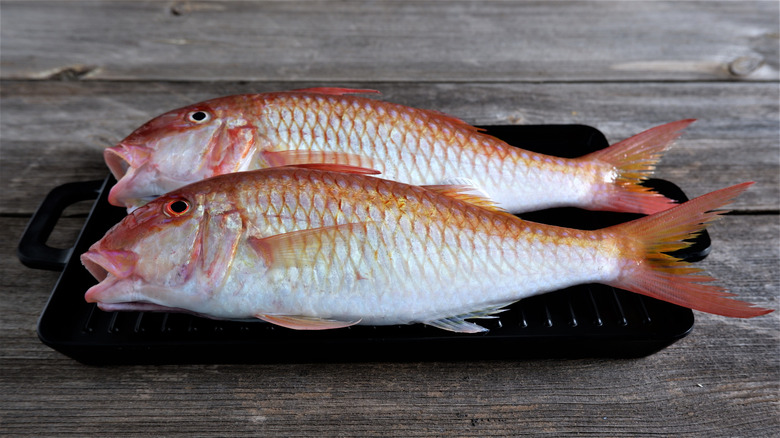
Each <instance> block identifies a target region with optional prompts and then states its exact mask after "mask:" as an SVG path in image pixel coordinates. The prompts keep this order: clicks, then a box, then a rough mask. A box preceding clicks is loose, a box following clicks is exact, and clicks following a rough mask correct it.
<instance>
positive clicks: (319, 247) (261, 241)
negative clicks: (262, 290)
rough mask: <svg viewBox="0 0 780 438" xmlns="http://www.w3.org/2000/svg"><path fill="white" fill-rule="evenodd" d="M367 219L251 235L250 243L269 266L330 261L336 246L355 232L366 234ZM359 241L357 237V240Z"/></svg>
mask: <svg viewBox="0 0 780 438" xmlns="http://www.w3.org/2000/svg"><path fill="white" fill-rule="evenodd" d="M366 224H367V223H366V222H357V223H350V224H341V225H334V226H330V227H321V228H313V229H309V230H299V231H292V232H289V233H283V234H276V235H274V236H269V237H263V238H257V237H250V238H249V239H248V240H249V244H250V245H251V246H252V248H253V249H254V250H255V251H256V252H257V253H258V254H259V255H260V256H261V257H262V258H263V259H264V260H265V261H266V266H268V268H269V269H273V268H289V267H297V268H302V267H307V266H312V265H314V264H315V263H317V261H320V260H326V261H327V260H333V254H335V250H336V247H337V246H340V245H348V244H349V242H350V240H351V239H352V238H354V236H355V233H359V234H365V230H366ZM357 240H359V239H357Z"/></svg>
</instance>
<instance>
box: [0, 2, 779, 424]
mask: <svg viewBox="0 0 780 438" xmlns="http://www.w3.org/2000/svg"><path fill="white" fill-rule="evenodd" d="M778 9H779V8H778V3H777V2H776V1H753V2H730V1H729V2H520V3H512V2H483V1H475V2H456V3H444V2H421V1H409V2H378V3H374V2H350V1H340V2H332V3H326V2H258V3H245V2H236V1H225V2H189V1H130V2H128V1H68V2H54V1H52V2H37V1H32V2H31V1H7V0H4V1H3V2H2V4H0V12H1V16H2V26H1V31H2V55H1V56H2V72H1V77H0V79H1V80H2V82H1V84H2V119H1V127H0V133H1V135H2V149H1V150H0V159H1V160H2V163H1V164H2V175H0V181H1V182H2V187H3V190H2V195H1V196H2V205H1V206H0V239H1V241H2V247H3V252H2V258H0V285H1V287H0V434H9V435H13V436H33V435H34V436H40V435H48V436H61V435H65V434H74V435H79V436H85V435H92V434H98V433H100V434H105V435H108V436H120V435H137V434H142V433H143V434H152V435H160V436H166V435H178V434H183V435H192V434H196V435H201V434H204V435H205V434H214V435H226V436H268V435H281V436H304V435H312V436H323V435H325V436H336V435H338V436H380V435H383V436H387V435H398V436H444V435H457V436H480V437H484V436H508V435H521V434H533V435H543V434H544V435H550V436H561V435H593V436H604V435H621V436H639V435H651V434H652V435H656V434H663V435H671V434H674V435H677V434H681V435H683V436H707V437H710V436H723V437H734V436H746V437H768V436H777V435H778V434H780V416H779V414H778V408H779V406H780V405H779V403H780V402H779V397H778V396H779V395H780V355H779V354H778V353H780V351H779V349H778V346H780V343H779V342H778V341H779V339H780V336H779V335H780V330H779V328H780V312H775V313H773V314H770V315H767V316H764V317H759V318H755V319H751V320H736V319H727V318H723V317H718V316H712V315H707V314H702V313H698V312H697V313H696V324H695V328H694V331H693V333H692V334H690V335H689V336H687V337H686V338H684V339H683V340H681V341H679V342H677V343H675V344H673V345H672V346H670V347H669V348H667V349H665V350H662V351H660V352H658V353H656V354H654V355H651V356H649V357H645V358H641V359H632V360H614V359H595V358H594V359H574V360H528V361H481V360H480V358H479V357H475V358H474V360H473V361H467V362H457V363H451V362H420V363H417V362H414V363H403V362H389V363H371V362H368V363H355V364H307V363H298V364H274V365H269V364H244V365H166V366H113V367H93V366H85V365H82V364H80V363H78V362H76V361H74V360H72V359H69V358H68V357H65V356H63V355H61V354H59V353H57V352H55V351H53V350H51V349H50V348H48V347H46V346H44V345H43V344H42V343H41V342H40V341H39V340H38V338H37V337H36V332H35V329H36V320H37V317H38V315H39V314H40V312H41V310H42V309H43V307H44V305H45V303H46V301H47V298H48V296H49V293H50V291H51V290H52V287H53V286H54V283H55V282H56V280H57V273H54V272H48V271H35V270H31V269H27V268H25V267H23V266H22V265H21V264H20V263H19V261H18V260H17V258H16V255H15V253H14V248H15V246H16V243H17V241H18V239H19V237H20V235H21V233H22V230H23V228H24V227H25V224H26V223H27V221H28V219H29V218H30V216H31V214H32V213H33V211H34V210H35V208H36V206H37V205H38V203H39V202H40V201H41V200H42V198H43V197H44V196H45V195H46V193H47V192H48V191H49V190H51V189H52V188H53V187H55V186H57V185H59V184H63V183H66V182H72V181H84V180H92V179H99V178H102V177H104V176H105V175H106V174H107V169H106V167H105V165H104V164H103V161H102V157H101V150H102V149H103V148H104V147H106V146H109V145H112V144H114V143H115V142H117V141H118V140H120V139H121V138H123V137H124V136H126V135H127V134H128V133H130V132H131V131H132V130H133V129H134V128H135V127H137V126H139V125H140V124H141V123H143V122H145V121H146V120H148V119H150V118H151V117H153V116H155V115H157V114H159V113H161V112H164V111H166V110H169V109H172V108H175V107H178V106H182V105H184V104H187V103H192V102H196V101H200V100H203V99H206V98H210V97H216V96H220V95H227V94H233V93H247V92H262V91H270V90H283V89H291V88H301V87H307V86H320V85H327V86H347V87H362V88H375V89H379V90H381V91H382V92H383V97H382V98H383V99H386V100H388V101H392V102H398V103H403V104H407V105H411V106H416V107H422V108H429V109H436V110H439V111H444V112H447V113H450V114H453V115H456V116H458V117H461V118H463V119H465V120H466V121H468V122H470V123H474V124H548V123H556V124H570V123H580V124H587V125H591V126H594V127H596V128H598V129H600V130H601V131H602V132H604V133H605V134H606V135H607V137H608V138H609V140H610V141H617V140H620V139H623V138H625V137H628V136H630V135H632V134H635V133H637V132H639V131H641V130H644V129H646V128H650V127H652V126H655V125H658V124H661V123H665V122H669V121H673V120H677V119H683V118H697V119H699V121H698V122H697V123H695V124H694V125H692V126H691V127H690V128H689V129H688V130H687V131H686V133H685V135H684V137H683V138H682V139H681V140H680V141H679V142H678V144H677V146H676V147H675V148H674V149H673V150H672V151H671V152H669V154H668V155H667V156H666V157H665V159H664V160H663V162H662V164H661V165H660V167H659V169H658V174H659V176H660V177H662V178H666V179H669V180H671V181H673V182H675V183H677V184H678V185H679V186H680V187H682V188H683V190H684V191H685V192H686V193H687V194H688V195H689V196H691V197H693V196H698V195H701V194H704V193H706V192H709V191H712V190H715V189H717V188H721V187H725V186H727V185H731V184H736V183H739V182H742V181H746V180H751V181H756V182H757V184H756V185H755V186H754V187H753V188H751V189H750V191H749V192H747V193H745V194H744V195H743V196H741V197H740V198H739V199H738V200H737V201H736V202H735V203H734V204H733V207H734V212H733V213H732V214H731V215H729V216H727V217H726V218H725V219H724V220H722V221H720V222H718V223H717V224H716V225H715V226H713V227H712V228H711V231H710V235H711V237H712V240H713V251H712V253H711V254H710V256H709V257H708V258H707V259H706V260H705V261H704V262H702V265H703V266H704V267H705V268H706V269H707V271H709V272H710V273H711V274H713V275H714V276H715V277H717V278H719V279H721V281H722V284H724V285H725V286H727V287H728V288H729V289H730V290H731V291H733V292H735V293H736V294H737V295H739V296H740V297H741V298H743V299H745V300H748V301H751V302H754V303H757V304H759V305H761V306H763V307H771V308H775V309H778V308H780V306H779V305H778V304H779V303H778V299H777V296H778V290H780V280H779V279H778V267H779V266H778V260H780V254H779V253H778V250H779V249H778V248H779V245H778V243H779V241H780V223H779V221H778V208H779V205H778V204H779V203H780V193H779V189H780V172H779V171H778V164H779V162H780V140H779V139H778V133H780V122H779V117H780V111H779V110H778V97H779V93H778V85H779V83H780V81H779V80H778V72H779V66H778V53H779V48H780V44H779V43H778V35H780V23H779V21H778V14H779V12H780V11H779V10H778ZM88 207H89V206H88V203H81V204H78V205H76V206H74V207H71V208H70V209H68V210H67V211H66V212H65V216H64V217H63V218H62V219H61V220H60V223H59V224H58V227H57V231H56V232H55V234H54V235H53V236H52V238H51V239H50V244H52V245H59V246H63V247H66V246H69V245H70V244H71V243H72V241H73V239H74V238H75V236H76V234H77V232H78V230H79V228H80V226H81V225H82V223H83V221H84V217H85V215H86V211H87V210H88Z"/></svg>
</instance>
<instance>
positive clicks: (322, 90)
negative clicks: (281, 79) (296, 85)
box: [290, 87, 381, 96]
mask: <svg viewBox="0 0 780 438" xmlns="http://www.w3.org/2000/svg"><path fill="white" fill-rule="evenodd" d="M290 93H316V94H330V95H333V96H341V95H344V94H381V93H380V92H379V91H377V90H369V89H364V88H338V87H312V88H300V89H298V90H290Z"/></svg>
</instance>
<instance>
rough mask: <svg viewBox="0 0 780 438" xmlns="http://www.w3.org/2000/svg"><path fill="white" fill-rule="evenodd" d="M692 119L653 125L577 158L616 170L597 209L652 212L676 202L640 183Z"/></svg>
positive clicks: (664, 208) (661, 209) (650, 172)
mask: <svg viewBox="0 0 780 438" xmlns="http://www.w3.org/2000/svg"><path fill="white" fill-rule="evenodd" d="M694 121H695V119H687V120H679V121H676V122H671V123H667V124H665V125H661V126H656V127H655V128H651V129H648V130H647V131H644V132H642V133H639V134H637V135H635V136H633V137H630V138H627V139H625V140H623V141H621V142H619V143H616V144H614V145H612V146H610V147H608V148H606V149H602V150H600V151H596V152H593V153H591V154H588V155H586V156H584V157H582V158H580V160H583V161H601V162H604V163H608V164H610V165H612V166H614V169H615V172H616V173H617V176H616V178H615V181H614V183H613V185H612V186H609V187H608V190H607V193H605V194H604V197H603V199H602V200H601V202H600V203H599V207H600V209H604V210H612V211H628V212H635V213H644V214H652V213H657V212H659V211H663V210H666V209H668V208H670V207H672V206H673V205H675V202H674V201H673V200H671V199H668V198H666V197H665V196H663V195H661V194H659V193H656V192H654V191H652V189H650V188H647V187H644V186H642V185H640V183H641V182H642V181H644V180H646V179H647V178H649V177H650V175H652V173H653V171H654V170H655V166H656V164H657V163H658V161H659V160H660V159H661V156H662V155H663V153H664V152H666V150H667V149H669V148H670V147H671V145H672V143H673V142H674V140H676V139H677V138H678V137H679V136H680V135H681V134H682V132H681V131H682V130H683V129H685V128H686V127H687V126H688V125H690V124H691V123H693V122H694Z"/></svg>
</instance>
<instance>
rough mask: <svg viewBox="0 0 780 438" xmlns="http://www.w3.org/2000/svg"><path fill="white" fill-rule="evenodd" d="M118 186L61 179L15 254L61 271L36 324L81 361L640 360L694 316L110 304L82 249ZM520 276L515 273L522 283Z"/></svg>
mask: <svg viewBox="0 0 780 438" xmlns="http://www.w3.org/2000/svg"><path fill="white" fill-rule="evenodd" d="M484 128H486V129H487V133H488V134H491V135H494V136H496V137H499V138H501V139H503V140H505V141H507V142H508V143H510V144H513V145H515V146H518V147H522V148H524V149H529V150H534V151H538V152H543V153H546V154H550V155H557V156H561V157H576V156H581V155H584V154H586V153H589V152H592V151H595V150H598V149H601V148H604V147H606V146H607V141H606V139H605V138H604V136H603V135H602V134H601V133H600V132H599V131H598V130H596V129H594V128H591V127H588V126H582V125H538V126H486V127H484ZM114 183H115V180H114V179H113V177H111V176H108V177H107V178H106V179H105V180H104V181H87V182H82V183H72V184H66V185H63V186H60V187H57V188H55V189H54V190H52V192H51V193H49V195H48V196H47V197H46V199H45V200H44V202H43V204H42V205H41V206H40V208H39V209H38V211H37V212H36V214H35V215H34V216H33V218H32V219H31V221H30V224H29V225H28V228H27V230H26V231H25V233H24V235H23V236H22V240H21V242H20V244H19V248H18V255H19V258H20V260H21V261H22V262H23V263H24V264H25V265H27V266H29V267H32V268H39V269H54V270H62V274H61V276H60V278H59V280H58V281H57V284H56V285H55V287H54V290H53V291H52V294H51V297H50V299H49V301H48V303H47V304H46V307H45V308H44V310H43V312H42V314H41V316H40V319H39V321H38V336H39V337H40V339H41V341H42V342H43V343H44V344H46V345H48V346H50V347H52V348H54V349H55V350H57V351H60V352H62V353H64V354H66V355H68V356H70V357H72V358H74V359H76V360H78V361H80V362H83V363H88V364H131V363H132V364H135V363H153V364H159V363H193V362H195V363H226V362H317V361H335V362H348V361H375V360H382V361H409V360H483V359H531V358H556V357H566V358H574V357H615V358H619V357H641V356H645V355H648V354H651V353H653V352H656V351H658V350H660V349H662V348H664V347H666V346H668V345H670V344H671V343H673V342H675V341H677V340H678V339H681V338H682V337H684V336H686V335H687V334H688V333H689V332H690V331H691V330H692V328H693V322H694V319H693V312H691V310H690V309H686V308H684V307H680V306H676V305H673V304H669V303H666V302H662V301H659V300H655V299H652V298H648V297H644V296H641V295H637V294H633V293H630V292H626V291H623V290H618V289H614V288H611V287H607V286H603V285H599V284H587V285H581V286H576V287H571V288H568V289H565V290H561V291H557V292H553V293H549V294H545V295H541V296H536V297H532V298H528V299H525V300H522V301H520V302H518V303H516V304H514V305H513V306H512V307H511V308H510V310H509V311H507V312H504V313H501V314H500V318H498V319H492V320H479V322H478V323H479V324H480V325H483V326H485V327H487V328H488V329H490V331H489V332H488V333H484V334H457V333H450V332H446V331H443V330H440V329H436V328H432V327H427V326H424V325H422V324H415V325H407V326H384V327H372V326H353V327H349V328H344V329H337V330H325V331H295V330H289V329H285V328H282V327H278V326H274V325H271V324H267V323H264V322H261V321H257V322H236V321H215V320H210V319H205V318H200V317H196V316H191V315H186V314H177V313H144V312H114V313H107V312H103V311H101V310H99V309H98V308H97V306H96V305H94V304H89V303H87V302H85V301H84V293H85V292H86V290H87V289H88V288H89V287H91V286H92V285H93V284H95V283H96V281H95V280H94V279H93V278H92V276H91V275H90V274H89V273H88V272H87V271H86V269H84V267H83V266H82V265H81V263H80V261H79V256H80V255H81V254H82V253H83V252H85V251H86V250H87V249H88V248H89V246H90V245H91V244H92V243H94V242H95V241H97V240H98V239H100V238H101V237H102V236H103V234H104V233H105V232H106V231H107V230H108V229H109V228H110V227H111V226H112V225H114V224H115V223H117V222H118V221H119V220H121V219H122V217H123V216H124V214H125V212H124V209H121V208H117V207H113V206H111V205H110V204H108V202H107V196H108V191H109V189H110V188H111V186H112V185H113V184H114ZM647 185H649V186H652V187H653V188H655V189H656V190H658V191H660V192H661V193H663V194H665V195H667V196H669V197H671V198H673V199H677V200H679V201H685V200H687V198H686V197H685V194H684V193H682V191H681V190H680V189H679V188H678V187H677V186H675V185H674V184H671V183H669V182H667V181H663V180H650V181H648V182H647ZM92 198H96V199H97V200H96V201H95V203H94V205H93V207H92V210H91V212H90V214H89V216H88V217H87V220H86V223H85V224H84V227H83V229H82V230H81V233H80V235H79V237H78V239H77V241H76V243H75V244H74V246H73V248H66V249H55V248H50V247H48V246H46V244H45V241H46V238H47V237H48V235H49V234H50V232H51V230H52V228H53V227H54V226H56V221H57V219H58V218H59V215H60V214H61V212H62V211H63V210H64V209H65V207H66V206H67V205H70V204H72V203H74V202H77V201H80V200H84V199H92ZM521 217H523V218H525V219H528V220H533V221H537V222H543V223H548V224H554V225H560V226H568V227H573V228H580V229H597V228H603V227H606V226H609V225H613V224H617V223H620V222H625V221H627V220H631V219H634V218H637V217H639V215H636V214H624V213H611V212H590V211H584V210H580V209H576V208H557V209H549V210H544V211H540V212H533V213H528V214H524V215H522V216H521ZM709 248H710V239H709V236H708V235H707V233H706V232H705V233H703V234H701V235H699V236H698V237H697V238H696V239H695V242H694V245H693V246H692V247H690V248H687V249H685V250H682V251H680V252H678V253H677V254H676V255H677V256H679V257H682V258H684V259H685V260H688V261H691V262H694V261H698V260H701V259H702V258H704V257H705V256H706V255H707V253H708V252H709ZM518 281H522V279H518Z"/></svg>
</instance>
